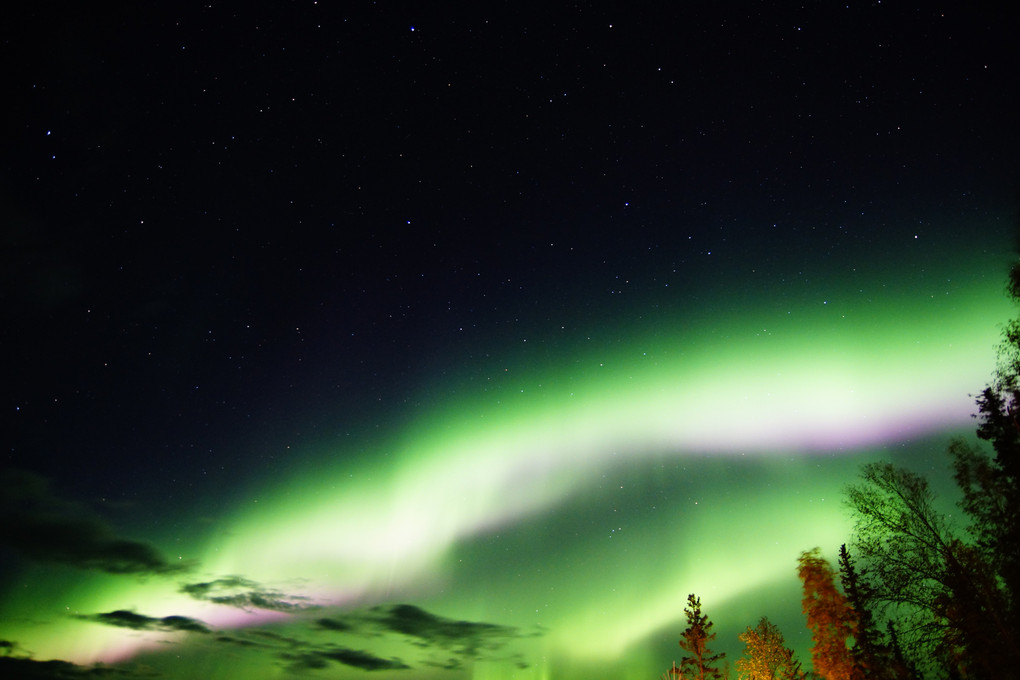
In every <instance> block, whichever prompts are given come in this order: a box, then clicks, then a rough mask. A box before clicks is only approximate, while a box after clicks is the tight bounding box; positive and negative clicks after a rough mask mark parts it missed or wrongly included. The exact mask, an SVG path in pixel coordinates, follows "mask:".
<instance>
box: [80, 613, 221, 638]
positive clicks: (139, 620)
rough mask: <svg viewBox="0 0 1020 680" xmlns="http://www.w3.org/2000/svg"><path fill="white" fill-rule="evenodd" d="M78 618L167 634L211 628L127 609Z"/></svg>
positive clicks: (191, 620)
mask: <svg viewBox="0 0 1020 680" xmlns="http://www.w3.org/2000/svg"><path fill="white" fill-rule="evenodd" d="M76 618H79V619H82V620H84V621H94V622H95V623H104V624H106V625H109V626H117V627H119V628H131V629H132V630H156V631H163V632H167V633H172V632H178V631H184V632H189V633H208V632H210V631H209V628H208V627H207V626H206V625H205V624H204V623H202V622H201V621H199V620H198V619H192V618H190V617H187V616H164V617H163V618H155V617H151V616H145V615H143V614H138V613H136V612H132V611H128V610H126V609H118V610H117V611H112V612H105V613H102V614H83V615H79V616H77V617H76Z"/></svg>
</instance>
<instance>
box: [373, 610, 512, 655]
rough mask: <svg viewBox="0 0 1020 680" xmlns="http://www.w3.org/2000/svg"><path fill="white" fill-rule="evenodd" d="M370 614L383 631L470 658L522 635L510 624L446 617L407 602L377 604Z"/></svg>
mask: <svg viewBox="0 0 1020 680" xmlns="http://www.w3.org/2000/svg"><path fill="white" fill-rule="evenodd" d="M370 613H371V614H372V615H373V620H374V621H375V622H376V623H377V624H378V625H379V626H380V627H382V628H383V629H384V630H386V631H389V632H392V633H400V634H402V635H407V636H409V637H412V638H415V639H416V640H417V641H418V643H419V645H421V646H436V647H440V648H442V649H452V650H454V651H456V652H457V653H458V654H462V655H464V656H466V657H471V658H474V657H476V656H477V655H478V653H479V650H481V649H488V650H496V649H499V648H500V647H502V646H504V645H505V644H506V643H507V642H508V641H509V640H511V639H513V638H518V637H521V635H520V633H519V632H518V631H517V629H516V628H512V627H510V626H501V625H497V624H494V623H480V622H476V621H457V620H454V619H447V618H444V617H442V616H436V615H435V614H431V613H429V612H427V611H425V610H424V609H421V608H420V607H416V606H414V605H410V604H398V605H394V606H391V607H376V608H373V609H372V610H370Z"/></svg>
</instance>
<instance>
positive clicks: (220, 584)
mask: <svg viewBox="0 0 1020 680" xmlns="http://www.w3.org/2000/svg"><path fill="white" fill-rule="evenodd" d="M180 592H182V593H184V594H185V595H189V596H191V597H193V598H194V599H196V600H202V601H204V602H213V603H215V604H222V605H227V606H229V607H237V608H238V609H244V610H246V611H247V610H250V609H265V610H269V611H275V612H294V611H298V610H302V609H307V608H308V607H309V606H310V605H309V604H308V598H306V597H302V596H300V595H287V594H286V593H281V592H280V591H278V590H272V589H269V588H265V587H263V586H262V585H260V584H258V583H256V582H255V581H251V580H249V579H246V578H242V577H240V576H229V577H227V578H220V579H215V580H213V581H205V582H202V583H185V584H184V585H182V586H181V588H180Z"/></svg>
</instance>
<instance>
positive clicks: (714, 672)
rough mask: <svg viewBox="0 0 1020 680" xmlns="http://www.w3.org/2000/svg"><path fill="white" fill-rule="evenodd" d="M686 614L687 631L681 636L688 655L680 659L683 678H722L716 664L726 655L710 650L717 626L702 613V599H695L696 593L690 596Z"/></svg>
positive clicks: (683, 648) (702, 679) (700, 679)
mask: <svg viewBox="0 0 1020 680" xmlns="http://www.w3.org/2000/svg"><path fill="white" fill-rule="evenodd" d="M684 614H686V616H687V629H686V630H684V632H683V634H682V635H681V636H680V648H681V649H682V650H684V651H685V652H686V654H685V655H684V656H683V657H681V659H680V673H681V677H682V678H683V679H684V680H705V679H706V678H722V677H723V672H722V670H721V669H719V668H718V667H717V666H716V664H717V663H718V662H719V661H720V660H721V659H722V658H723V657H724V656H726V655H725V654H723V653H719V654H713V653H712V651H711V650H710V649H709V648H708V643H709V642H711V641H712V640H715V633H713V632H712V626H713V625H715V624H713V623H712V622H711V621H710V620H709V618H708V616H706V615H704V614H702V613H701V598H699V597H695V596H694V593H691V594H690V595H688V596H687V606H686V607H685V608H684Z"/></svg>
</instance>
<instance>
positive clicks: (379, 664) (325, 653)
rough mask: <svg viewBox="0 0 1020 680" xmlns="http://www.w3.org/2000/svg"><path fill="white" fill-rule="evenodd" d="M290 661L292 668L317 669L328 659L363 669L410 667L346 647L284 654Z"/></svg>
mask: <svg viewBox="0 0 1020 680" xmlns="http://www.w3.org/2000/svg"><path fill="white" fill-rule="evenodd" d="M283 658H285V659H288V660H290V661H291V664H290V667H291V669H292V670H319V669H322V668H326V667H327V666H328V665H329V663H328V662H330V661H333V662H336V663H339V664H343V665H345V666H350V667H352V668H360V669H361V670H364V671H388V670H406V669H409V668H411V667H410V666H408V665H407V664H405V663H404V662H403V661H401V660H400V659H396V658H393V659H384V658H383V657H381V656H376V655H375V654H371V653H369V652H365V651H362V650H358V649H348V648H346V647H327V648H322V649H317V650H314V651H309V652H304V653H302V654H284V655H283Z"/></svg>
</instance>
